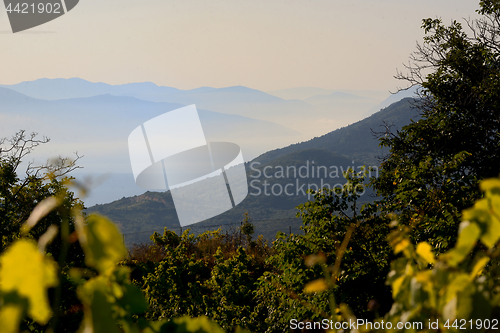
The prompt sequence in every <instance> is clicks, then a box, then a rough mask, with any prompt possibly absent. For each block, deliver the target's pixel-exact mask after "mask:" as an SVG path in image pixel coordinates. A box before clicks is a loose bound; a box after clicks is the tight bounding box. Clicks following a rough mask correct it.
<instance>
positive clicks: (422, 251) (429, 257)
mask: <svg viewBox="0 0 500 333" xmlns="http://www.w3.org/2000/svg"><path fill="white" fill-rule="evenodd" d="M417 254H418V255H419V256H421V257H422V258H423V259H425V261H426V262H427V263H429V264H433V263H434V261H435V258H434V254H433V253H432V247H431V246H430V245H429V243H427V242H422V243H419V244H418V245H417Z"/></svg>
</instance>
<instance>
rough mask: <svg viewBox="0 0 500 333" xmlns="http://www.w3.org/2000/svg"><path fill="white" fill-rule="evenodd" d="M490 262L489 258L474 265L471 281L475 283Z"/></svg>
mask: <svg viewBox="0 0 500 333" xmlns="http://www.w3.org/2000/svg"><path fill="white" fill-rule="evenodd" d="M489 261H490V258H488V257H483V258H481V259H479V260H478V262H476V264H475V265H474V268H472V272H471V273H470V275H469V277H470V280H471V281H473V280H474V279H475V278H476V277H477V276H478V275H479V274H481V271H482V270H483V268H484V266H486V264H487V263H488V262H489Z"/></svg>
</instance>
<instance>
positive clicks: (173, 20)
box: [0, 0, 479, 91]
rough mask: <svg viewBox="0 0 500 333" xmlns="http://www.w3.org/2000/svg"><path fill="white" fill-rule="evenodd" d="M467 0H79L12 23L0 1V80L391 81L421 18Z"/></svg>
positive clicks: (384, 84)
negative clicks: (29, 24) (13, 26)
mask: <svg viewBox="0 0 500 333" xmlns="http://www.w3.org/2000/svg"><path fill="white" fill-rule="evenodd" d="M478 2H479V1H472V0H467V1H465V0H420V1H418V2H415V1H408V0H140V1H131V0H80V3H79V5H78V6H77V7H75V8H74V9H73V10H72V11H70V12H69V13H67V14H66V15H64V16H62V17H60V18H58V19H56V20H54V21H52V22H49V23H46V24H44V25H42V26H39V27H36V28H33V29H31V30H28V31H26V32H21V33H17V34H12V33H11V30H10V26H9V23H8V19H7V15H6V12H5V9H4V8H3V7H2V8H1V9H0V40H1V41H0V45H1V48H0V63H1V66H0V84H14V83H18V82H21V81H29V80H34V79H38V78H70V77H80V78H83V79H86V80H89V81H93V82H106V83H110V84H121V83H130V82H143V81H151V82H154V83H156V84H158V85H164V86H171V87H176V88H180V89H192V88H197V87H200V86H211V87H217V88H218V87H227V86H234V85H244V86H247V87H251V88H255V89H259V90H264V91H271V90H277V89H285V88H293V87H320V88H327V89H363V90H385V91H387V90H391V91H393V90H395V89H394V88H395V87H396V86H398V85H401V83H400V82H398V81H397V80H395V79H394V78H393V75H394V74H395V73H396V69H397V68H399V69H402V67H403V66H402V63H403V62H406V61H407V60H408V56H409V54H410V53H411V52H412V51H414V50H415V43H416V42H417V41H421V40H422V37H423V31H422V29H420V25H421V19H422V18H426V17H442V18H443V19H444V21H445V22H446V23H448V22H450V20H451V19H452V18H454V19H457V20H460V21H461V20H462V18H463V17H469V16H474V15H475V13H474V10H475V9H477V8H478Z"/></svg>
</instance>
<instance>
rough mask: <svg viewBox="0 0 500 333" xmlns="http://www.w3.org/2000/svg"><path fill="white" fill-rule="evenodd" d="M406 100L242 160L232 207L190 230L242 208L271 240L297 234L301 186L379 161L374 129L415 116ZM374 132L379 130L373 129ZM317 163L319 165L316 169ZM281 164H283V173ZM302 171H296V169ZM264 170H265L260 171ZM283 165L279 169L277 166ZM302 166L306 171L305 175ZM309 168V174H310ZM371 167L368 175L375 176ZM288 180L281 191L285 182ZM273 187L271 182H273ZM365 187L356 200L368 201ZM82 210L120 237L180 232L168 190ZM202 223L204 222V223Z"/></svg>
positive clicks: (328, 181) (236, 218)
mask: <svg viewBox="0 0 500 333" xmlns="http://www.w3.org/2000/svg"><path fill="white" fill-rule="evenodd" d="M418 118H419V116H418V112H417V110H415V109H413V108H412V107H411V100H410V99H404V100H402V101H400V102H397V103H394V104H393V105H391V106H389V107H388V108H386V109H383V110H381V111H380V112H378V113H376V114H374V115H372V116H370V117H368V118H366V119H363V120H361V121H359V122H357V123H355V124H352V125H349V126H347V127H344V128H341V129H338V130H335V131H333V132H331V133H329V134H326V135H324V136H322V137H319V138H315V139H312V140H310V141H307V142H302V143H299V144H296V145H291V146H289V147H286V148H282V149H277V150H273V151H270V152H268V153H265V154H263V155H261V156H259V157H258V158H256V159H255V160H253V161H250V162H248V163H246V169H247V179H248V186H249V195H248V196H247V198H246V199H245V200H244V201H243V202H242V203H240V204H239V205H238V206H236V207H235V208H233V209H231V210H230V211H227V212H225V213H223V214H221V215H219V216H216V217H214V218H211V219H208V220H206V221H203V222H200V223H198V224H195V225H192V226H190V228H192V229H193V230H194V231H196V232H202V231H204V230H206V229H209V230H211V229H214V228H217V227H218V226H222V227H223V228H224V230H225V229H228V228H231V226H230V225H229V224H233V226H232V227H233V228H235V227H237V226H238V225H239V224H240V221H241V220H242V219H243V216H244V214H245V213H248V214H249V216H250V217H251V218H252V220H254V221H255V222H254V223H255V227H256V231H255V232H256V233H257V234H259V235H260V234H262V235H264V236H265V238H266V239H269V240H273V239H274V238H275V236H276V233H277V232H278V231H288V232H289V231H290V230H292V231H293V232H295V233H300V232H301V231H300V226H301V225H302V221H301V220H300V219H296V218H295V215H296V213H297V209H296V208H295V207H296V206H298V205H299V204H301V203H303V202H305V201H307V200H310V199H311V196H310V195H308V194H306V191H307V189H309V188H310V189H316V188H322V187H323V186H324V185H329V186H330V187H333V186H334V185H335V184H339V183H343V176H342V171H345V170H347V168H348V167H354V168H355V169H356V170H358V171H359V167H360V166H363V165H366V166H375V167H377V168H378V166H379V163H380V161H379V158H381V157H382V156H384V155H386V154H387V152H388V150H387V149H382V148H380V147H379V141H378V136H377V135H376V134H375V133H374V132H385V131H386V130H389V131H391V132H392V133H396V131H397V130H400V129H401V128H402V127H403V126H404V125H407V124H409V123H410V122H411V120H418ZM379 135H380V134H379ZM318 167H323V168H322V169H320V172H317V171H318ZM287 168H288V169H289V170H288V172H287ZM301 168H302V172H301V173H300V174H299V170H301ZM325 168H326V169H325ZM264 169H266V173H264V172H263V170H264ZM281 170H283V171H284V172H283V174H281V173H280V171H281ZM306 170H308V171H307V174H306ZM313 171H315V174H313ZM376 171H377V170H375V172H374V173H373V176H376ZM288 184H290V185H289V186H288V188H287V193H285V191H284V189H285V187H286V186H287V185H288ZM189 186H195V187H196V188H197V191H199V192H200V193H206V195H210V193H211V190H210V188H209V186H210V185H209V184H208V182H207V183H204V182H203V181H201V182H198V183H196V184H194V185H189ZM273 186H274V187H273ZM373 199H374V198H373V191H372V190H370V189H368V190H367V192H366V193H365V194H364V195H363V196H362V197H361V201H362V202H368V201H372V200H373ZM87 213H89V214H90V213H101V214H103V215H106V216H108V217H109V218H111V219H112V220H113V221H116V222H117V223H118V224H119V226H120V229H121V230H122V232H123V233H124V234H126V242H127V244H129V245H131V244H132V243H134V242H141V241H145V242H147V241H149V236H150V234H151V233H152V231H154V230H156V231H158V232H161V231H162V230H163V228H164V227H167V228H169V229H172V230H175V231H176V232H180V227H179V222H178V218H177V215H176V212H175V207H174V203H173V200H172V196H171V195H170V193H169V192H166V193H156V192H147V193H145V194H143V195H139V196H136V197H131V198H122V199H121V200H117V201H115V202H112V203H110V204H104V205H97V206H93V207H90V208H88V209H87ZM205 226H207V227H206V228H205Z"/></svg>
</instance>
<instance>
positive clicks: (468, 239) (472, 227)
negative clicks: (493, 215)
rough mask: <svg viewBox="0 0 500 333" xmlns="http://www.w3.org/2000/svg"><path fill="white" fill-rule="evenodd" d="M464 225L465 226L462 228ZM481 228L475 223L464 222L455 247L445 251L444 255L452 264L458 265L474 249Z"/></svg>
mask: <svg viewBox="0 0 500 333" xmlns="http://www.w3.org/2000/svg"><path fill="white" fill-rule="evenodd" d="M462 226H465V227H464V228H462ZM480 234H481V230H480V229H479V227H478V226H477V225H476V224H475V223H469V222H462V225H461V230H460V234H459V235H458V240H457V244H456V245H455V247H454V248H453V249H451V250H450V251H448V252H447V253H445V255H444V257H445V258H446V259H447V260H448V263H449V264H450V265H451V266H457V265H458V264H459V263H460V262H461V261H462V260H464V259H465V257H467V255H468V254H469V253H470V252H471V251H472V248H473V247H474V245H475V244H476V241H477V240H478V238H479V236H480Z"/></svg>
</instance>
